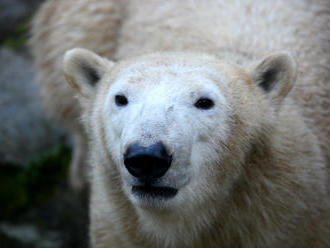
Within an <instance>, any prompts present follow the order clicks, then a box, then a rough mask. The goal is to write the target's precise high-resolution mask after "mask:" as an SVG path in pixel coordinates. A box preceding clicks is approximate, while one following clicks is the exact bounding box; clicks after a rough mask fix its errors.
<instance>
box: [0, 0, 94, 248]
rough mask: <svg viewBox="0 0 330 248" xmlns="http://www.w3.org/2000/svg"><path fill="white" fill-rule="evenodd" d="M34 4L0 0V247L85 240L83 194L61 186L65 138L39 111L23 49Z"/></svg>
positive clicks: (67, 151) (43, 247)
mask: <svg viewBox="0 0 330 248" xmlns="http://www.w3.org/2000/svg"><path fill="white" fill-rule="evenodd" d="M68 1H69V0H68ZM42 2H43V0H0V247H1V248H16V247H17V248H18V247H19V248H27V247H28V248H67V247H82V248H83V247H87V244H88V240H87V239H88V231H87V224H88V213H87V193H86V192H80V193H77V192H73V191H72V190H71V189H70V187H69V185H68V183H67V173H68V166H69V161H70V158H71V145H70V140H68V139H67V138H66V136H65V135H64V134H63V132H62V131H61V130H59V129H58V128H57V127H56V125H54V121H52V120H50V119H49V118H48V117H46V115H45V112H44V110H43V108H42V105H41V101H40V96H39V91H40V89H39V87H38V84H37V83H36V80H35V69H34V68H33V65H32V62H31V61H32V60H31V56H30V54H29V49H28V46H27V41H28V39H29V26H30V21H31V18H32V17H33V15H34V13H35V11H36V10H37V9H38V7H39V5H40V4H41V3H42Z"/></svg>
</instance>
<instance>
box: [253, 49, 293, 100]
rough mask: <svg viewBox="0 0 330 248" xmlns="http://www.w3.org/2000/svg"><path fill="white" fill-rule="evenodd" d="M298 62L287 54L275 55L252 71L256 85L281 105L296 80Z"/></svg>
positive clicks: (264, 60) (267, 58)
mask: <svg viewBox="0 0 330 248" xmlns="http://www.w3.org/2000/svg"><path fill="white" fill-rule="evenodd" d="M296 67H297V66H296V62H295V60H294V59H293V58H292V57H291V56H290V55H289V54H286V53H279V54H273V55H270V56H268V57H266V58H265V59H263V60H262V61H261V62H259V63H258V64H257V65H256V66H254V67H253V69H252V72H251V73H252V77H253V80H254V82H255V84H256V85H257V86H258V87H260V88H261V89H262V91H263V92H264V93H266V94H268V96H269V97H270V98H271V99H272V101H273V102H274V103H275V104H280V103H281V102H282V100H283V99H284V98H285V97H286V96H287V94H288V93H289V91H290V90H291V88H292V86H293V85H294V83H295V80H296V71H297V69H296Z"/></svg>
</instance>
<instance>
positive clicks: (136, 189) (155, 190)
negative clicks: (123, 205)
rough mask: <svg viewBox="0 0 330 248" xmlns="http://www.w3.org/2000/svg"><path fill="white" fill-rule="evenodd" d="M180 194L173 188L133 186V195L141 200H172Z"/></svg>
mask: <svg viewBox="0 0 330 248" xmlns="http://www.w3.org/2000/svg"><path fill="white" fill-rule="evenodd" d="M177 193H178V190H177V189H175V188H172V187H154V186H150V185H147V186H133V187H132V194H134V195H136V196H139V197H141V198H157V199H170V198H173V197H174V196H175V195H176V194H177Z"/></svg>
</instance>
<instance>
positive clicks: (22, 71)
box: [0, 48, 58, 164]
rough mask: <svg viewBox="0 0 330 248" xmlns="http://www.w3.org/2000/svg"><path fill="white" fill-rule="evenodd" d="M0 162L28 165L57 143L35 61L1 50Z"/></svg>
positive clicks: (7, 50) (4, 49)
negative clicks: (47, 114) (35, 69)
mask: <svg viewBox="0 0 330 248" xmlns="http://www.w3.org/2000/svg"><path fill="white" fill-rule="evenodd" d="M0 65H1V66H0V142H1V146H0V163H13V164H24V163H25V162H26V161H27V160H28V159H30V158H31V157H33V156H37V155H38V154H40V153H42V152H44V151H46V150H47V149H49V148H50V147H52V146H53V145H54V144H55V143H56V141H57V138H58V136H57V134H56V132H55V131H54V128H53V127H51V126H50V122H49V121H48V120H47V119H46V118H45V113H44V112H43V110H42V107H41V102H40V96H39V88H38V87H37V85H36V84H35V83H34V75H35V74H34V70H33V68H32V65H31V62H30V61H28V60H27V59H25V58H24V57H21V56H20V55H18V54H16V53H15V52H13V51H11V50H9V49H6V48H2V49H0Z"/></svg>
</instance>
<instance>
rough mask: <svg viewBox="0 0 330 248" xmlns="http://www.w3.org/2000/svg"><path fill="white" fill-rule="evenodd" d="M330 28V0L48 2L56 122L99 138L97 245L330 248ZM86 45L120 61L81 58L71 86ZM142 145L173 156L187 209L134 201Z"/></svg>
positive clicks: (42, 31) (44, 20) (44, 32)
mask: <svg viewBox="0 0 330 248" xmlns="http://www.w3.org/2000/svg"><path fill="white" fill-rule="evenodd" d="M329 20H330V6H329V3H328V2H327V1H294V0H292V1H276V2H275V3H270V2H268V1H249V0H247V1H238V0H234V1H220V0H219V1H216V0H209V1H166V2H165V1H164V2H159V1H147V0H144V1H113V2H112V1H108V0H107V1H105V0H99V1H92V0H90V1H88V0H79V1H75V3H74V4H73V2H71V1H64V0H63V1H61V0H57V1H48V2H47V3H46V4H45V5H44V6H43V8H42V9H41V10H40V12H39V14H38V15H37V17H36V19H35V22H34V28H33V34H34V35H33V37H32V41H31V42H32V46H33V51H34V54H35V57H36V64H37V66H38V67H39V68H40V79H41V82H42V85H43V86H44V95H45V99H46V105H48V106H49V108H50V112H52V113H53V115H55V116H57V118H58V119H59V120H62V122H63V123H64V124H65V123H67V124H66V126H67V127H68V128H69V129H70V130H71V132H73V133H75V134H76V135H78V137H80V142H82V143H86V134H85V133H87V135H88V137H89V138H90V142H89V148H90V149H89V150H90V151H89V154H90V164H91V166H92V169H91V170H92V171H91V174H92V176H91V184H92V192H91V238H92V246H93V247H329V246H330V240H329V239H330V238H329V237H330V223H329V222H330V220H329V218H330V216H329V199H330V197H329V193H328V189H329V185H328V184H329V179H328V171H327V168H326V164H327V163H329V147H330V143H329V139H328V136H329V134H330V125H329V124H330V116H329V113H330V112H329V95H330V88H329V85H328V84H329V79H330V74H329V48H330V42H329V23H330V22H329ZM73 47H83V48H88V49H90V50H93V51H94V52H97V53H98V54H100V55H102V56H104V57H107V58H109V59H111V60H112V61H115V63H113V62H111V61H109V60H107V59H104V58H101V57H99V56H97V55H95V54H94V53H91V52H88V51H86V50H82V49H78V50H72V51H70V52H68V53H67V54H66V57H65V61H64V69H65V75H66V77H67V80H68V82H69V83H70V84H71V86H72V87H68V85H67V84H65V83H64V82H63V76H62V74H61V64H62V63H61V60H62V55H63V54H64V53H65V51H66V50H68V49H70V48H73ZM279 50H285V51H287V52H288V53H290V54H292V55H293V56H294V57H295V58H296V60H297V62H298V73H297V80H295V75H296V74H295V68H296V65H295V62H294V61H293V59H292V58H291V57H290V56H289V55H286V54H279V55H272V56H269V57H267V56H268V54H269V53H274V52H276V51H279ZM165 51H170V53H166V52H165ZM151 52H160V53H154V54H151V55H146V56H142V57H137V56H138V55H143V54H146V53H151ZM163 52H165V53H163ZM208 54H209V55H208ZM210 55H212V56H210ZM264 58H265V59H264ZM116 61H120V62H116ZM267 71H268V72H269V71H272V72H273V73H275V74H274V75H275V79H274V78H273V79H272V77H270V78H271V79H270V80H271V81H274V85H271V87H270V89H269V90H265V89H262V87H259V86H260V85H259V86H258V84H261V85H263V84H262V83H260V82H262V81H263V80H264V79H265V78H268V79H269V77H267V76H266V75H267V74H265V73H266V72H267ZM271 74H272V73H271ZM95 75H96V77H94V76H95ZM98 79H99V80H98ZM295 81H296V84H295V85H294V86H293V84H294V82H295ZM94 83H96V86H93V84H94ZM292 86H293V89H292V90H291V91H290V89H291V88H292ZM265 87H266V86H265ZM266 89H267V87H266ZM289 91H290V93H289ZM117 93H121V94H125V95H127V96H128V99H129V104H128V106H127V108H123V109H118V108H116V107H115V105H114V102H113V97H114V95H115V94H117ZM288 93H289V95H288V96H287V94H288ZM203 94H204V95H207V96H209V97H211V98H212V99H213V100H214V101H215V107H214V109H212V110H210V111H211V112H206V113H205V112H200V111H199V110H197V109H195V108H193V107H192V106H193V103H194V100H196V97H197V98H198V96H201V95H203ZM75 95H77V96H78V101H77V99H76V98H75V97H74V96H75ZM189 104H190V105H189ZM172 105H173V106H172ZM79 106H81V108H82V114H81V115H82V120H83V123H84V128H83V127H82V125H81V124H80V122H79V121H78V118H77V117H78V116H79V115H80V112H81V109H80V107H79ZM188 106H190V107H188ZM169 113H170V114H169ZM146 137H149V138H146ZM135 140H140V141H141V142H142V143H144V144H145V145H149V144H151V143H152V142H154V141H158V140H162V141H163V142H165V143H166V144H167V146H168V147H169V150H170V151H171V153H172V154H173V157H174V161H175V162H174V163H173V165H171V168H170V169H169V171H168V172H167V174H166V175H165V176H164V178H162V180H161V181H160V183H161V184H162V185H165V186H173V187H174V186H175V187H177V188H178V194H177V195H176V196H175V197H174V198H173V199H170V200H167V201H156V200H154V201H145V200H143V199H139V198H138V197H135V196H133V195H132V194H131V192H130V187H131V184H132V177H131V176H130V175H129V174H128V172H127V171H126V170H125V167H124V166H123V161H122V156H123V153H124V151H125V149H126V148H127V145H129V144H130V143H132V142H133V141H135ZM80 147H85V146H80ZM82 149H83V150H84V149H86V148H82ZM78 150H79V149H78ZM80 152H81V151H80ZM81 154H86V151H83V152H82V153H81ZM78 157H79V156H78ZM81 160H82V159H81V158H80V159H79V158H78V159H77V160H76V162H75V163H76V164H77V165H78V166H77V165H76V166H73V168H78V169H79V168H81V163H82V162H84V161H81ZM83 160H85V159H83ZM326 161H328V162H326ZM78 171H79V170H78ZM72 175H73V176H76V182H78V183H77V184H81V177H80V176H77V172H73V173H72Z"/></svg>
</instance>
